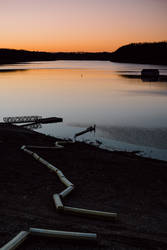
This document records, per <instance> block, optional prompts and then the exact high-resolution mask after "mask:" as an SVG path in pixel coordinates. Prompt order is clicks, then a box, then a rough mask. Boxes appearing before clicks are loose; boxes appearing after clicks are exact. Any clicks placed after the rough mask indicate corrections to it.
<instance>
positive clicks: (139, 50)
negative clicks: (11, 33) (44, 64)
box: [0, 42, 167, 65]
mask: <svg viewBox="0 0 167 250" xmlns="http://www.w3.org/2000/svg"><path fill="white" fill-rule="evenodd" d="M49 60H104V61H115V62H130V63H149V64H166V65H167V42H159V43H132V44H128V45H125V46H122V47H120V48H119V49H118V50H116V51H115V52H113V53H110V52H96V53H93V52H57V53H49V52H36V51H27V50H15V49H0V64H6V63H17V62H28V61H49Z"/></svg>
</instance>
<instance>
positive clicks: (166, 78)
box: [120, 74, 167, 82]
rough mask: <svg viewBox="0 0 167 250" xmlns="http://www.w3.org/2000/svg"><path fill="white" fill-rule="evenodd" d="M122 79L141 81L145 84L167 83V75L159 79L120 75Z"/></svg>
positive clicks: (137, 75)
mask: <svg viewBox="0 0 167 250" xmlns="http://www.w3.org/2000/svg"><path fill="white" fill-rule="evenodd" d="M120 76H121V77H124V78H129V79H141V81H143V82H167V75H160V76H158V77H141V75H139V74H136V75H135V74H120Z"/></svg>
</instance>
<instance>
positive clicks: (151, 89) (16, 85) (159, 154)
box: [0, 61, 167, 160]
mask: <svg viewBox="0 0 167 250" xmlns="http://www.w3.org/2000/svg"><path fill="white" fill-rule="evenodd" d="M143 68H158V69H159V70H160V74H161V75H166V76H167V67H166V66H156V65H154V66H153V65H141V64H123V63H111V62H100V61H52V62H35V63H34V62H33V63H26V64H17V65H16V64H15V65H3V66H0V100H1V105H0V114H1V121H2V120H3V117H6V116H22V115H41V116H43V117H50V116H58V117H62V118H63V119H64V122H63V123H59V124H49V125H42V128H41V129H39V130H38V131H39V132H42V133H45V134H50V135H54V136H56V137H63V138H73V136H74V134H75V133H77V132H79V131H82V129H85V128H87V127H88V126H90V125H94V124H96V126H97V131H96V133H95V134H94V133H92V134H90V133H89V134H86V135H84V136H81V137H80V138H79V137H78V140H86V141H87V142H93V143H96V140H98V141H100V142H101V143H102V144H101V147H105V148H108V149H118V150H135V151H136V150H137V151H138V150H139V151H142V154H143V155H144V156H148V157H152V158H157V159H164V160H167V80H165V79H164V80H163V81H157V82H149V81H142V80H141V79H140V77H139V75H140V71H141V70H142V69H143Z"/></svg>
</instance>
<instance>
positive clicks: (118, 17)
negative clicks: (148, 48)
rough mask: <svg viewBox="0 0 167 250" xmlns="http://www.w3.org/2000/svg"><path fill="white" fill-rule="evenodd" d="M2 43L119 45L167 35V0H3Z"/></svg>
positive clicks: (60, 47)
mask: <svg viewBox="0 0 167 250" xmlns="http://www.w3.org/2000/svg"><path fill="white" fill-rule="evenodd" d="M0 32H1V33H0V48H15V49H27V50H40V51H55V52H56V51H114V50H115V49H117V48H118V47H120V46H122V45H124V44H128V43H131V42H152V41H153V42H154V41H164V40H167V0H0Z"/></svg>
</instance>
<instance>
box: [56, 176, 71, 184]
mask: <svg viewBox="0 0 167 250" xmlns="http://www.w3.org/2000/svg"><path fill="white" fill-rule="evenodd" d="M59 179H60V180H61V182H62V183H63V184H64V185H65V186H67V187H70V186H73V184H72V182H70V181H69V180H68V179H67V178H66V177H65V176H64V177H60V176H59Z"/></svg>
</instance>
